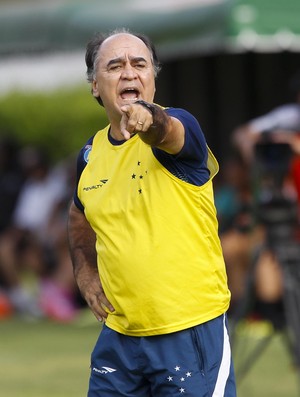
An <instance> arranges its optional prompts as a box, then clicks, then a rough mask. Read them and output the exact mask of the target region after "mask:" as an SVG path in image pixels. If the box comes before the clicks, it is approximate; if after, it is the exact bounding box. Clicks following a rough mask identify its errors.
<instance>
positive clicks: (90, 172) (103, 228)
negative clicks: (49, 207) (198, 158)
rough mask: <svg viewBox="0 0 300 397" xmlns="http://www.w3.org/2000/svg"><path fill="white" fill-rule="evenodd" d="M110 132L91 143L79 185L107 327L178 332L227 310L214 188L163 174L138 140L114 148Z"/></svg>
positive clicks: (145, 332) (214, 164)
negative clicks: (109, 309) (108, 306)
mask: <svg viewBox="0 0 300 397" xmlns="http://www.w3.org/2000/svg"><path fill="white" fill-rule="evenodd" d="M107 134H108V127H107V128H105V129H104V130H102V131H99V132H98V133H97V134H96V136H95V138H94V141H93V146H92V150H91V153H90V155H89V162H88V164H87V166H86V167H85V169H84V171H83V173H82V175H81V178H80V181H79V185H78V196H79V199H80V200H81V202H82V204H83V206H84V208H85V215H86V217H87V219H88V221H89V222H90V224H91V226H92V227H93V229H94V230H95V232H96V235H97V243H96V249H97V255H98V268H99V274H100V278H101V282H102V285H103V288H104V291H105V293H106V296H107V298H108V300H109V301H110V302H111V303H112V305H113V306H114V308H115V312H114V313H113V314H109V315H108V319H107V323H106V324H107V326H108V327H110V328H112V329H114V330H115V331H118V332H120V333H123V334H126V335H133V336H146V335H159V334H164V333H170V332H174V331H179V330H182V329H185V328H188V327H192V326H195V325H198V324H200V323H202V322H205V321H208V320H210V319H212V318H215V317H216V316H218V315H220V314H222V313H224V312H225V311H226V310H227V309H228V306H229V300H230V293H229V290H228V287H227V278H226V272H225V265H224V260H223V256H222V250H221V246H220V241H219V237H218V225H217V220H216V210H215V206H214V202H213V189H212V181H211V179H212V177H213V176H214V174H215V173H216V172H217V170H218V165H217V162H216V160H215V158H214V157H213V155H212V154H211V152H210V151H209V161H208V167H209V169H210V170H211V177H210V180H209V181H208V182H207V183H206V184H204V185H203V186H194V185H192V184H189V183H187V182H184V181H182V180H180V179H178V178H177V177H175V176H174V175H173V174H171V173H170V172H169V171H168V170H166V169H165V168H164V167H163V166H162V165H161V164H160V163H159V161H158V160H157V159H156V158H155V156H154V155H153V152H152V149H151V147H149V146H148V145H146V144H144V143H143V142H142V141H141V140H140V139H139V137H138V136H137V135H136V136H134V137H133V138H131V139H130V140H129V141H126V142H125V143H123V144H122V145H119V146H114V145H112V144H111V143H110V142H109V140H108V137H107Z"/></svg>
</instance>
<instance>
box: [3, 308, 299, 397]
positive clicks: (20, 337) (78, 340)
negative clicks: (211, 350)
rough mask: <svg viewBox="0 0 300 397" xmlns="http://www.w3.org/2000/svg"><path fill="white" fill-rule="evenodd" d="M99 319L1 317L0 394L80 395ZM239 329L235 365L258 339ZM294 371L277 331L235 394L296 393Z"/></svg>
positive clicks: (276, 396)
mask: <svg viewBox="0 0 300 397" xmlns="http://www.w3.org/2000/svg"><path fill="white" fill-rule="evenodd" d="M100 327H101V326H100V324H97V322H96V320H94V317H93V316H92V315H91V314H90V313H89V312H86V311H84V312H83V314H82V316H81V318H79V320H78V321H76V322H75V323H73V324H55V323H51V322H48V321H38V322H29V321H24V320H22V319H19V318H16V317H13V318H11V319H9V320H1V321H0V329H1V332H0V335H1V338H0V395H1V396H5V397H41V396H42V397H84V396H86V390H87V384H88V378H89V360H90V353H91V350H92V348H93V346H94V343H95V341H96V338H97V336H98V333H99V330H100ZM258 339H259V338H258V335H257V334H255V335H254V334H253V333H252V332H248V331H247V330H246V331H245V330H244V331H243V333H242V335H239V337H238V340H237V343H238V345H236V346H237V349H236V352H237V355H238V357H236V366H237V369H238V367H239V362H240V359H241V358H243V357H244V356H245V354H246V350H251V349H252V348H253V346H254V345H255V344H256V343H257V342H258ZM298 396H299V389H298V384H297V374H296V371H295V369H294V368H293V367H292V365H291V359H290V356H289V354H288V352H287V350H286V348H285V345H284V343H283V341H282V338H281V337H280V335H275V336H274V337H273V338H272V339H271V342H270V344H269V345H268V347H267V348H266V350H265V351H264V352H263V353H262V354H261V355H259V356H258V359H257V361H256V362H255V363H254V365H253V366H251V367H250V370H249V371H248V372H247V373H246V375H245V377H244V379H243V380H242V381H241V382H238V397H298Z"/></svg>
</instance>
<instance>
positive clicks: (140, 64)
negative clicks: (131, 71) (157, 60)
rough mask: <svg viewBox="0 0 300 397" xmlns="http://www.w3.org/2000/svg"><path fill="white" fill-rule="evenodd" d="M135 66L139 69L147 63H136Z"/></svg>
mask: <svg viewBox="0 0 300 397" xmlns="http://www.w3.org/2000/svg"><path fill="white" fill-rule="evenodd" d="M135 67H136V68H137V69H144V68H145V67H146V64H145V63H144V62H139V63H137V64H135Z"/></svg>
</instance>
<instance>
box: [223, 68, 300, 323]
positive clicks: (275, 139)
mask: <svg viewBox="0 0 300 397" xmlns="http://www.w3.org/2000/svg"><path fill="white" fill-rule="evenodd" d="M289 88H290V91H291V93H292V95H293V97H294V98H295V102H294V103H288V104H284V105H281V106H279V107H277V108H275V109H273V110H271V111H270V112H268V113H267V114H265V115H262V116H260V117H257V118H255V119H253V120H250V121H249V122H247V123H246V124H244V125H241V126H239V127H238V128H236V130H235V131H234V132H233V144H234V146H235V147H236V148H237V149H238V150H239V152H240V153H241V154H242V156H243V158H244V161H245V162H246V164H247V165H248V167H249V169H251V168H252V170H255V168H256V167H257V166H258V162H259V161H261V160H262V161H267V159H264V158H261V157H260V158H258V157H257V156H258V153H259V152H258V151H257V150H258V149H259V147H261V148H262V149H261V150H263V148H264V147H265V153H266V154H263V152H262V151H261V155H260V156H263V155H264V156H267V149H268V145H269V146H270V149H269V150H270V151H271V150H272V146H271V145H282V144H283V149H284V147H285V145H288V146H289V148H290V150H291V153H292V157H291V161H290V162H289V166H288V167H289V168H288V169H287V172H286V175H284V176H283V180H282V182H281V185H282V186H280V188H281V191H280V192H279V195H280V196H281V198H282V199H284V200H287V202H290V203H291V205H293V203H294V202H297V201H298V204H299V203H300V72H298V73H296V74H295V75H294V76H293V77H292V78H291V80H290V85H289ZM273 150H277V151H278V155H277V157H276V159H275V162H274V165H273V167H274V173H276V172H277V171H278V172H279V173H281V172H282V171H281V170H280V167H281V162H284V161H286V160H285V158H284V156H283V155H281V154H280V151H279V150H280V146H278V149H276V146H273ZM274 153H275V151H274ZM274 153H271V154H272V156H274V155H275V154H274ZM272 161H274V158H273V159H272ZM266 166H269V165H268V164H266ZM276 170H277V171H276ZM259 177H260V178H262V175H261V176H258V175H256V178H259ZM274 177H276V175H274ZM278 177H279V176H278ZM252 183H253V182H252ZM263 183H265V186H268V184H270V183H271V182H270V180H269V181H268V179H267V178H266V179H265V181H264V182H263ZM273 184H274V183H273ZM269 188H271V185H270V186H269ZM272 188H276V189H277V186H273V187H272ZM263 189H264V188H263V184H262V185H261V186H260V191H259V192H257V191H256V192H255V189H254V187H253V185H252V195H253V196H254V195H261V197H262V199H263V200H269V201H270V205H271V204H272V203H271V200H272V199H276V197H267V196H271V193H270V191H271V190H270V189H265V192H264V191H263ZM263 195H265V197H263ZM272 195H273V193H272ZM266 204H267V203H266ZM253 208H254V206H253ZM265 208H266V207H265ZM265 211H266V210H265ZM261 215H263V214H261ZM295 217H296V219H295V222H297V223H298V222H299V219H298V215H297V214H295ZM273 228H274V227H273ZM267 229H268V227H266V225H265V224H262V223H259V221H258V222H257V224H256V226H255V228H254V229H253V231H254V233H256V235H257V236H258V237H259V238H258V240H257V239H256V238H255V239H254V240H253V236H254V235H253V233H251V234H250V235H249V243H248V247H247V245H245V246H244V247H245V249H244V250H241V251H242V252H241V253H240V254H241V257H240V258H238V260H237V261H236V260H235V258H236V256H235V254H236V251H237V250H236V249H235V248H234V244H236V245H239V242H238V241H239V240H238V239H236V242H235V243H234V241H233V240H231V239H229V238H228V240H225V243H226V244H227V246H226V245H224V246H223V247H224V255H225V258H226V256H227V263H228V264H230V263H231V262H233V263H234V267H235V268H238V267H239V266H240V267H243V266H244V263H245V262H244V263H243V257H244V258H245V257H247V258H250V259H251V260H253V255H254V250H255V246H256V247H259V246H260V245H261V246H262V245H265V243H266V240H267V235H266V232H267ZM226 237H228V236H226ZM226 237H225V238H226ZM295 238H297V232H296V233H295ZM253 241H254V242H255V244H254V246H253ZM231 243H232V244H231ZM240 248H241V246H240V247H239V248H238V250H240ZM248 263H249V260H248ZM230 266H231V265H230ZM252 270H253V271H254V284H255V287H254V288H255V295H256V300H257V301H256V306H257V308H258V311H259V312H260V313H261V314H262V315H263V317H265V318H266V319H268V320H270V321H271V322H272V323H273V324H274V325H275V326H276V327H281V326H282V324H283V323H284V313H283V305H282V297H283V289H284V282H283V274H282V268H281V266H280V264H279V262H278V260H277V258H276V256H275V254H274V252H273V250H272V249H268V248H267V246H266V249H264V250H263V251H262V252H261V254H260V256H259V258H258V262H257V264H256V266H255V269H252ZM252 270H251V271H252ZM238 272H239V271H238ZM246 274H247V273H244V280H242V283H241V285H242V286H243V289H244V288H245V284H246V280H245V278H246ZM248 275H249V269H248ZM241 292H242V291H241Z"/></svg>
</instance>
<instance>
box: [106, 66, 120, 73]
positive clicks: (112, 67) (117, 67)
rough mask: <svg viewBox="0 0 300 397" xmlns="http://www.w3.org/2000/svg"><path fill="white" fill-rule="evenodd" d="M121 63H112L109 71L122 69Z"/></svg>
mask: <svg viewBox="0 0 300 397" xmlns="http://www.w3.org/2000/svg"><path fill="white" fill-rule="evenodd" d="M121 67H122V66H121V65H120V64H114V65H110V66H109V68H108V71H109V72H117V71H118V70H120V69H121Z"/></svg>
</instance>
